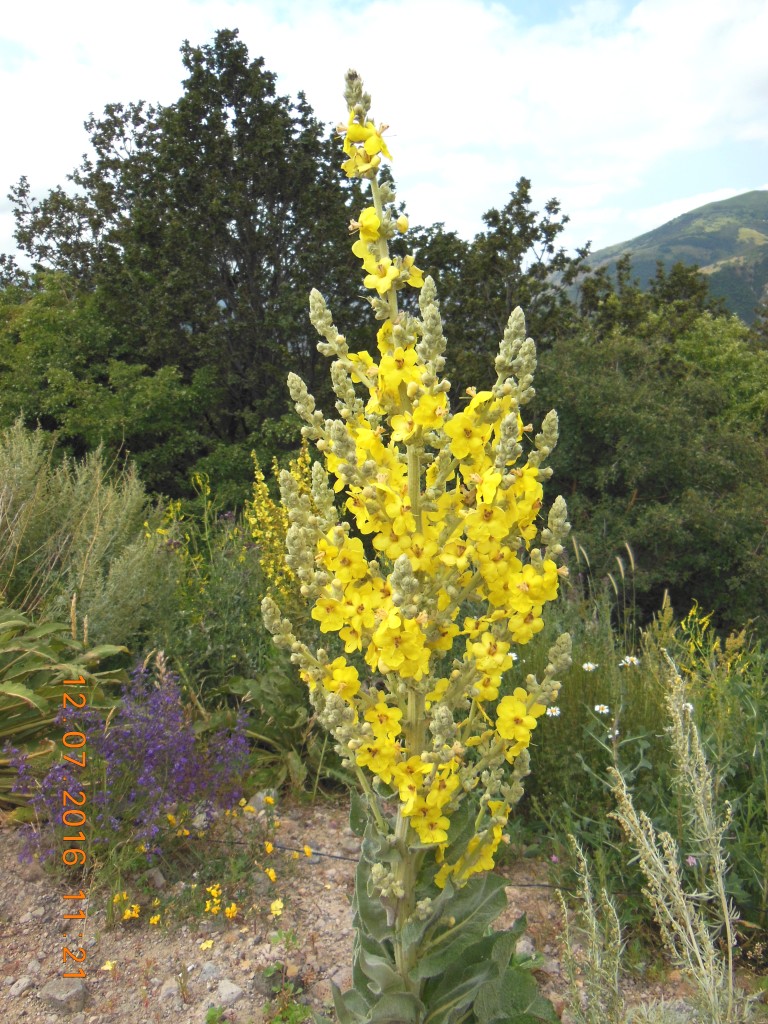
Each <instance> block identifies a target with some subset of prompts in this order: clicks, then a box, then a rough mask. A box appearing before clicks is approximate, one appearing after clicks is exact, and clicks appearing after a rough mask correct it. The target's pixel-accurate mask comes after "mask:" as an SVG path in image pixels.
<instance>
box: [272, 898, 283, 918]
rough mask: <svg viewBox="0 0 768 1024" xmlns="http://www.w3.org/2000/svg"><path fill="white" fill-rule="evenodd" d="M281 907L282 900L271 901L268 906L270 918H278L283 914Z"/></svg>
mask: <svg viewBox="0 0 768 1024" xmlns="http://www.w3.org/2000/svg"><path fill="white" fill-rule="evenodd" d="M283 906H284V904H283V901H282V900H273V901H272V902H271V903H270V905H269V912H270V914H271V915H272V917H280V915H281V914H282V912H283Z"/></svg>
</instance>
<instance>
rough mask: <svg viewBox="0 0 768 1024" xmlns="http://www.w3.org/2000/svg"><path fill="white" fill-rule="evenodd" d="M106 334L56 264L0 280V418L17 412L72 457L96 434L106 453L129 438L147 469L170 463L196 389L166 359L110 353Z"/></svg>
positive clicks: (90, 299)
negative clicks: (13, 281) (2, 283)
mask: <svg viewBox="0 0 768 1024" xmlns="http://www.w3.org/2000/svg"><path fill="white" fill-rule="evenodd" d="M114 336H115V332H114V329H113V328H112V326H111V325H110V324H109V323H108V322H107V321H106V319H105V316H104V314H103V311H102V310H100V308H99V305H98V303H97V301H96V296H95V294H94V293H93V292H88V291H85V290H83V289H82V288H81V287H79V286H78V285H77V283H76V282H75V281H73V280H72V278H71V277H69V276H67V275H66V274H64V273H63V272H61V271H58V272H55V271H47V272H45V271H40V272H38V274H37V275H36V276H35V277H34V279H33V280H32V281H31V282H30V283H29V285H27V286H24V287H22V286H8V287H6V288H5V289H3V290H0V428H2V427H10V425H11V424H13V423H14V422H15V421H16V419H17V417H18V416H19V415H22V416H23V417H24V423H25V425H26V426H28V427H30V428H31V427H34V426H36V425H39V426H41V427H42V428H43V429H46V430H50V431H56V433H57V440H58V442H59V445H60V446H61V448H62V450H63V451H64V452H67V453H68V454H69V455H72V456H75V457H77V458H80V457H82V456H83V455H85V454H86V453H87V452H89V451H92V450H94V449H95V448H97V447H98V446H99V445H100V444H102V445H104V446H105V448H106V451H107V452H108V453H109V454H110V455H111V457H113V458H114V457H116V456H117V455H118V454H119V453H120V452H121V451H123V450H124V449H125V448H126V447H127V448H128V449H129V450H133V448H134V447H136V448H138V449H140V451H139V454H138V458H137V460H136V461H137V464H138V467H139V469H140V470H141V471H142V473H145V474H146V475H147V476H148V477H151V476H152V475H153V469H154V468H155V464H158V463H159V464H161V465H162V464H165V463H172V462H173V461H174V460H175V458H176V457H177V453H178V452H179V451H182V450H184V449H188V448H189V447H190V445H191V444H192V443H193V438H194V434H193V431H194V422H195V410H196V409H197V408H198V407H199V404H200V402H201V401H202V400H203V395H201V394H197V395H196V394H194V392H193V389H192V388H191V387H190V386H188V385H185V384H184V383H183V382H182V380H181V376H180V373H179V371H178V369H177V368H176V367H174V366H162V367H160V368H159V369H157V370H152V369H150V368H149V367H148V366H146V365H145V364H142V363H138V362H131V363H127V362H124V361H121V360H118V359H115V358H113V357H112V355H111V350H112V344H113V340H114ZM203 440H204V439H203V438H202V437H198V441H197V443H198V444H200V445H202V443H203Z"/></svg>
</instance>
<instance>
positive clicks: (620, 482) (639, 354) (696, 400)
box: [538, 306, 768, 629]
mask: <svg viewBox="0 0 768 1024" xmlns="http://www.w3.org/2000/svg"><path fill="white" fill-rule="evenodd" d="M678 315H679V311H678V310H676V309H675V308H674V306H671V307H670V306H667V307H661V308H660V310H659V311H656V312H649V313H648V314H647V315H646V318H645V320H643V321H642V323H640V324H638V325H637V326H636V327H635V329H634V330H633V331H631V332H630V331H628V330H625V329H623V328H621V327H615V328H613V329H612V330H611V331H609V332H608V333H605V334H603V335H601V334H599V333H598V332H596V331H595V329H594V328H592V329H586V330H584V331H582V332H581V333H580V334H578V335H574V336H572V337H569V338H564V339H562V340H560V341H558V342H555V344H554V345H553V346H552V348H551V349H550V350H548V351H546V352H545V353H543V355H542V360H541V372H540V374H539V378H538V380H539V396H538V400H539V401H540V402H541V404H542V406H546V405H550V404H552V405H553V404H555V396H556V404H557V410H558V414H559V417H560V428H561V440H560V442H559V444H558V446H557V449H556V450H555V453H554V455H553V459H552V464H553V468H554V471H555V475H554V479H556V480H557V482H558V488H559V489H560V490H562V492H563V493H564V494H565V495H566V497H567V499H568V507H569V512H570V516H571V521H572V523H573V525H574V532H575V536H576V538H577V539H578V541H579V542H580V543H581V544H582V545H583V547H584V548H585V549H586V551H587V552H588V555H589V557H590V561H591V564H592V570H593V575H596V576H597V577H600V576H605V574H607V573H608V572H609V571H612V570H615V569H616V562H615V556H616V555H617V554H621V553H622V552H623V548H624V544H625V542H626V543H629V544H630V546H631V547H632V549H633V551H634V554H635V560H636V563H637V567H638V570H637V574H636V579H635V584H636V586H637V594H638V598H639V604H640V607H641V610H642V611H643V612H644V613H645V614H646V615H647V614H651V613H652V612H653V611H655V610H657V609H658V608H659V606H660V603H661V599H662V596H663V593H664V591H665V590H668V591H669V593H670V595H671V597H672V601H673V604H674V605H675V606H676V607H677V608H678V609H679V610H681V611H685V610H687V607H689V606H690V603H691V601H693V600H694V599H696V600H698V601H699V602H700V603H701V604H702V605H703V606H704V607H706V608H707V609H709V608H712V609H715V610H716V612H717V614H718V616H719V621H720V623H721V624H722V625H724V626H736V625H739V624H743V623H744V622H745V621H746V620H748V619H755V618H756V619H758V620H759V622H760V624H761V627H762V628H763V629H765V627H766V615H767V614H768V497H767V496H768V450H767V449H766V444H765V435H766V427H767V426H768V353H766V352H765V351H760V350H756V349H755V348H754V346H753V345H751V344H750V342H749V335H748V330H747V328H746V327H745V326H744V324H742V323H741V322H740V321H739V320H738V319H736V318H735V317H732V318H726V317H713V316H712V315H711V314H709V313H703V314H699V316H698V317H696V318H695V319H693V320H692V322H690V324H689V326H688V327H687V328H686V329H685V330H684V331H683V332H682V333H680V334H677V333H675V332H676V327H675V324H676V322H677V318H678Z"/></svg>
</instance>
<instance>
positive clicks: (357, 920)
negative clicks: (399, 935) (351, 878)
mask: <svg viewBox="0 0 768 1024" xmlns="http://www.w3.org/2000/svg"><path fill="white" fill-rule="evenodd" d="M370 876H371V868H370V865H369V864H368V863H367V862H366V861H365V860H362V859H361V861H360V863H359V864H358V865H357V871H356V872H355V893H354V896H353V898H352V907H353V911H354V924H355V927H356V928H358V929H359V930H360V932H361V933H362V934H364V935H370V936H372V937H373V938H374V939H376V941H377V942H383V941H384V940H385V939H391V938H392V935H393V927H392V925H390V924H389V923H388V922H387V912H386V910H385V909H384V907H383V906H382V904H381V900H380V899H379V898H378V897H374V898H372V897H371V896H369V895H368V882H369V880H370Z"/></svg>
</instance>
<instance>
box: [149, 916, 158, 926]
mask: <svg viewBox="0 0 768 1024" xmlns="http://www.w3.org/2000/svg"><path fill="white" fill-rule="evenodd" d="M149 923H150V924H160V915H159V914H153V915H152V917H150V919H149Z"/></svg>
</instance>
